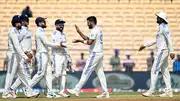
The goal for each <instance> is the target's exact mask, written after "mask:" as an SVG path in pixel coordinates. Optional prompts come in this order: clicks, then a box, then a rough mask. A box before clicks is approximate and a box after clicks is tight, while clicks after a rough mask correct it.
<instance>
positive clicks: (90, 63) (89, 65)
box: [74, 52, 108, 92]
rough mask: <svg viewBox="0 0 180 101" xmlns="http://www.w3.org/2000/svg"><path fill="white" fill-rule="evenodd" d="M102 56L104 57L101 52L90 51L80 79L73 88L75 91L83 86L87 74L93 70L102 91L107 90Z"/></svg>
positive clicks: (78, 90)
mask: <svg viewBox="0 0 180 101" xmlns="http://www.w3.org/2000/svg"><path fill="white" fill-rule="evenodd" d="M103 57H104V54H103V53H97V52H92V53H90V56H89V58H88V59H87V61H86V65H85V68H84V69H83V72H82V75H81V79H80V81H79V83H78V84H77V85H76V86H75V88H74V90H75V91H76V92H80V90H81V88H82V87H83V86H84V84H85V83H86V81H87V80H88V78H89V76H90V75H91V73H92V72H93V71H94V70H95V72H96V74H97V76H98V78H99V80H100V83H101V86H102V89H103V92H108V89H107V83H106V77H105V74H104V68H103Z"/></svg>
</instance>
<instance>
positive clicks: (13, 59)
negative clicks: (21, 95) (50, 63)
mask: <svg viewBox="0 0 180 101" xmlns="http://www.w3.org/2000/svg"><path fill="white" fill-rule="evenodd" d="M11 23H12V26H13V27H12V28H11V29H10V31H9V33H8V52H7V56H8V67H9V68H8V71H7V74H6V80H5V91H4V92H3V94H2V98H15V97H16V96H14V95H13V93H12V92H11V91H10V87H11V84H12V80H13V78H14V75H15V74H16V73H17V75H18V78H19V79H20V80H21V81H22V82H23V83H24V85H26V86H27V87H28V86H29V85H28V82H27V80H26V77H25V74H24V72H23V69H22V68H21V66H20V67H18V66H19V64H20V65H21V64H24V63H26V64H28V63H30V62H31V59H30V58H29V57H28V56H27V55H26V54H25V53H24V52H23V50H22V49H21V45H20V43H19V39H20V36H19V35H20V29H21V20H20V16H19V15H15V16H13V18H12V21H11ZM21 59H22V61H21ZM32 96H34V95H32Z"/></svg>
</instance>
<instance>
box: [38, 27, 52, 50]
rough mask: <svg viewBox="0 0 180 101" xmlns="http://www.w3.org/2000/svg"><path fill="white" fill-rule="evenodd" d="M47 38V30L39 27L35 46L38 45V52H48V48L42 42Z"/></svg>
mask: <svg viewBox="0 0 180 101" xmlns="http://www.w3.org/2000/svg"><path fill="white" fill-rule="evenodd" d="M45 37H46V34H45V30H44V29H43V28H41V27H38V28H37V30H36V35H35V44H36V52H37V53H42V52H45V53H46V52H48V51H49V50H48V46H47V45H45V44H44V43H43V41H42V40H44V39H45Z"/></svg>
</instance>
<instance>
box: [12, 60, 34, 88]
mask: <svg viewBox="0 0 180 101" xmlns="http://www.w3.org/2000/svg"><path fill="white" fill-rule="evenodd" d="M21 61H24V60H23V59H21ZM20 66H21V68H22V69H24V70H23V71H24V74H26V76H25V77H26V79H27V81H28V84H29V82H30V80H31V71H30V65H29V64H27V63H22V64H21V65H20ZM21 84H22V82H21V80H20V79H19V77H18V78H17V79H16V81H15V82H14V83H13V85H12V86H11V89H13V90H16V89H17V88H18V87H19V86H20V85H21ZM30 89H31V88H30Z"/></svg>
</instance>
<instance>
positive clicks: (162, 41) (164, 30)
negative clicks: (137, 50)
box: [156, 23, 170, 50]
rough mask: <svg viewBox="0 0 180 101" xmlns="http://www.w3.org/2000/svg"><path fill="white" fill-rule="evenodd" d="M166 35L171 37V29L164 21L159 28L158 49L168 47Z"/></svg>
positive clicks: (157, 36)
mask: <svg viewBox="0 0 180 101" xmlns="http://www.w3.org/2000/svg"><path fill="white" fill-rule="evenodd" d="M166 37H170V33H169V29H168V26H167V25H166V24H163V23H162V24H160V25H159V30H158V33H157V35H156V47H157V49H158V50H162V49H168V46H167V39H166Z"/></svg>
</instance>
